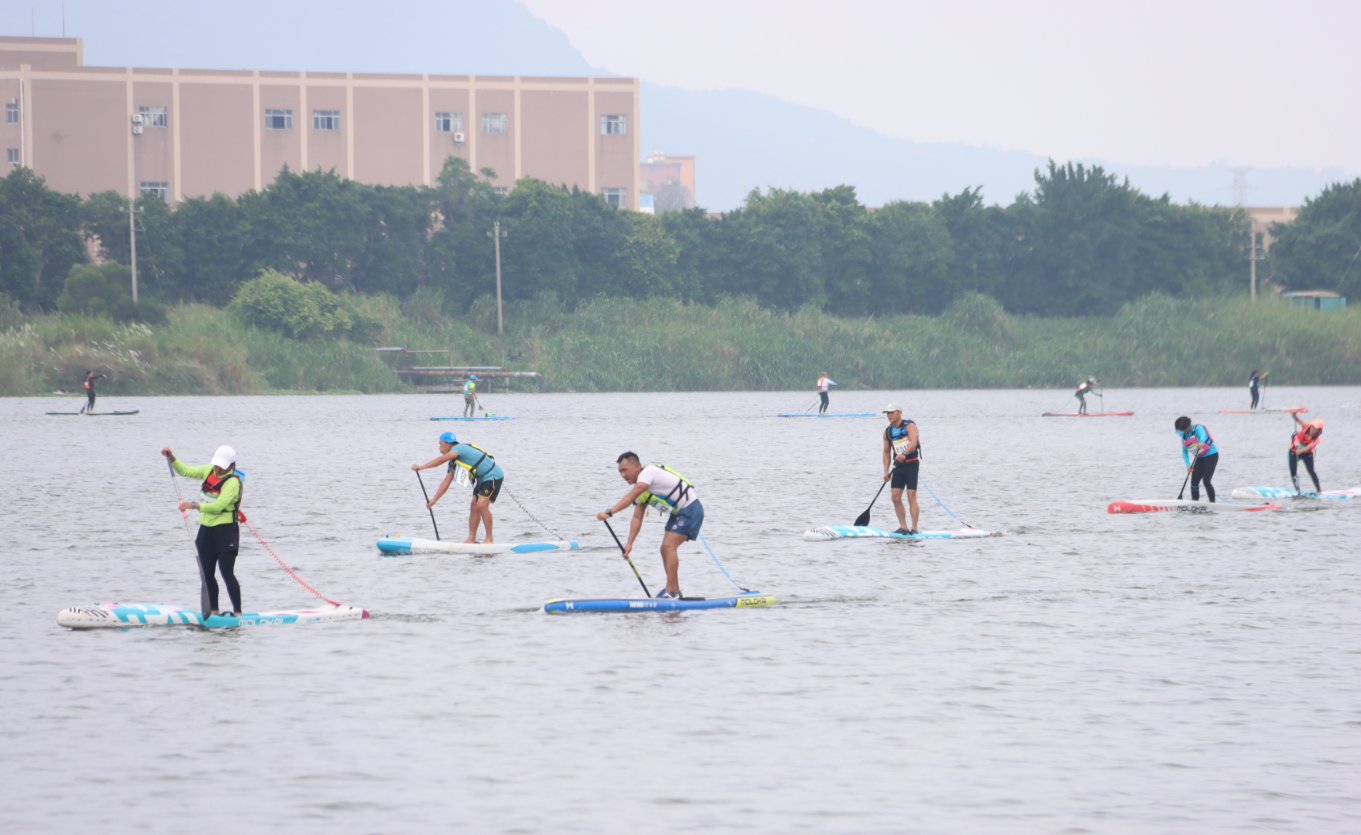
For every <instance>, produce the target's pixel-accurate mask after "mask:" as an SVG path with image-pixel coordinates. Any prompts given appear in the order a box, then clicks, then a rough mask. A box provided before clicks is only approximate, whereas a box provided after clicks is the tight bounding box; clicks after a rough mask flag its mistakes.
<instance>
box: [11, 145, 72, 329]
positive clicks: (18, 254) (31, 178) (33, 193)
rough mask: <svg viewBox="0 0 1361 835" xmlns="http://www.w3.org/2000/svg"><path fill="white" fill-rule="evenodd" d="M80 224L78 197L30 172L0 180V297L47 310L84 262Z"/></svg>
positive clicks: (20, 171)
mask: <svg viewBox="0 0 1361 835" xmlns="http://www.w3.org/2000/svg"><path fill="white" fill-rule="evenodd" d="M80 220H81V217H80V198H78V197H76V196H74V195H69V194H62V193H60V192H56V191H53V190H52V189H49V188H48V187H47V183H46V182H45V181H44V180H43V178H41V177H39V176H37V175H35V174H34V173H33V171H32V170H30V169H28V168H16V169H14V170H13V171H11V172H10V174H9V176H8V177H5V178H4V179H3V180H0V293H5V294H7V295H9V296H10V297H11V298H13V299H14V300H15V301H16V302H18V303H19V304H20V305H23V306H36V307H41V308H43V309H47V310H51V309H52V308H53V307H54V306H55V305H56V301H57V296H58V295H60V293H61V292H62V287H63V285H64V283H65V281H66V277H67V275H68V274H69V273H70V272H71V267H72V265H74V264H81V263H84V262H85V260H86V256H85V245H84V241H83V240H82V239H81V236H80Z"/></svg>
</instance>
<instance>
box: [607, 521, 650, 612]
mask: <svg viewBox="0 0 1361 835" xmlns="http://www.w3.org/2000/svg"><path fill="white" fill-rule="evenodd" d="M601 521H603V522H604V523H605V530H607V531H609V532H610V536H612V537H614V544H615V545H618V546H619V553H621V554H624V559H625V560H628V564H629V568H632V569H633V576H634V577H637V578H638V585H640V586H642V587H643V595H644V596H646V597H651V596H652V592H650V591H648V590H647V583H644V582H643V575H641V574H639V573H638V566H636V565H634V564H633V560H631V559H629V555H628V554H627V553H625V552H624V543H622V542H620V541H619V535H618V534H616V533H615V532H614V528H612V527H610V520H608V519H603V520H601Z"/></svg>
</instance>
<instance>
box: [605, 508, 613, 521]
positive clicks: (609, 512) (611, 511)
mask: <svg viewBox="0 0 1361 835" xmlns="http://www.w3.org/2000/svg"><path fill="white" fill-rule="evenodd" d="M605 515H606V516H608V517H610V518H611V519H613V518H614V511H613V510H606V511H605Z"/></svg>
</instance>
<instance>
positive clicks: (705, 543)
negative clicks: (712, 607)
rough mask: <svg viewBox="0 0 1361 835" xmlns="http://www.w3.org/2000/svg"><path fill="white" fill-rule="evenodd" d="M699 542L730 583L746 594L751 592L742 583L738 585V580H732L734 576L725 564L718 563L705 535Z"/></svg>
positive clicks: (700, 536) (702, 535)
mask: <svg viewBox="0 0 1361 835" xmlns="http://www.w3.org/2000/svg"><path fill="white" fill-rule="evenodd" d="M699 541H700V542H702V543H704V550H706V551H708V552H709V556H711V557H713V558H714V565H716V566H718V570H719V571H722V572H723V576H724V577H727V578H728V582H729V583H732V584H733V585H734V586H737V587H738V588H739V589H741V590H742V591H745V592H749V591H751V589H749V588H746V587H745V586H742V585H741V584H740V583H738V582H737V581H736V580H734V579H733V578H732V575H731V574H729V573H728V569H726V568H724V567H723V563H721V562H719V561H718V556H717V555H716V554H715V553H714V549H712V548H710V547H709V540H707V539H705V538H704V534H700V535H699Z"/></svg>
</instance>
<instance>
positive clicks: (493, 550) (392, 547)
mask: <svg viewBox="0 0 1361 835" xmlns="http://www.w3.org/2000/svg"><path fill="white" fill-rule="evenodd" d="M580 548H581V546H580V545H578V544H577V543H575V542H521V543H520V544H518V545H517V544H515V543H511V542H507V543H501V542H497V543H495V544H493V545H483V544H481V543H478V544H475V545H469V544H467V543H463V542H443V541H440V540H438V539H417V538H416V537H414V536H385V537H383V538H382V539H380V540H378V550H379V551H380V552H382V554H383V556H385V557H396V556H406V555H407V554H533V553H536V552H538V551H576V550H579V549H580Z"/></svg>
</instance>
